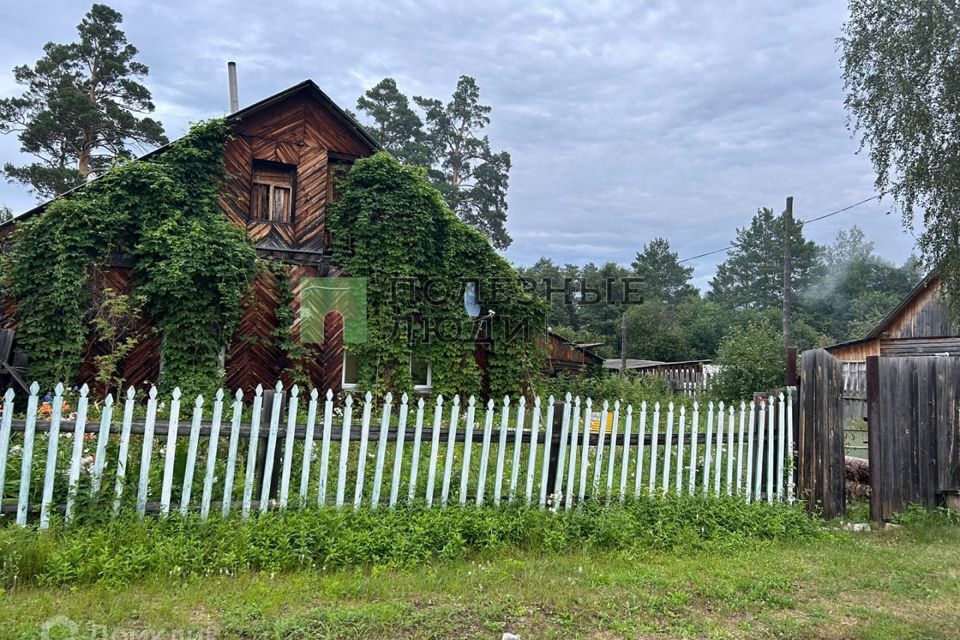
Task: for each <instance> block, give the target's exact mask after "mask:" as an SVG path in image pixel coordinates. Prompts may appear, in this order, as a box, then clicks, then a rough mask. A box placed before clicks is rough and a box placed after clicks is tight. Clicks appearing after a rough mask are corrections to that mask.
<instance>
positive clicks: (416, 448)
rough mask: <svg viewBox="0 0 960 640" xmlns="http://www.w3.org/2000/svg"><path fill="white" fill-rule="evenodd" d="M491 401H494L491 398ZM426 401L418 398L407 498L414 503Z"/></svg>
mask: <svg viewBox="0 0 960 640" xmlns="http://www.w3.org/2000/svg"><path fill="white" fill-rule="evenodd" d="M491 402H493V401H492V400H491ZM425 404H426V402H425V401H424V399H423V398H419V399H418V400H417V419H416V425H415V426H414V431H413V456H412V458H411V460H410V486H409V487H408V492H407V499H408V500H409V501H410V502H411V503H412V502H413V501H414V499H415V498H416V493H417V467H419V465H420V439H421V436H422V435H423V408H424V406H425Z"/></svg>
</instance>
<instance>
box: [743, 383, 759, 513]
mask: <svg viewBox="0 0 960 640" xmlns="http://www.w3.org/2000/svg"><path fill="white" fill-rule="evenodd" d="M756 419H757V403H756V402H754V401H752V400H751V401H750V418H749V420H748V422H747V470H746V476H744V493H745V495H746V498H747V502H753V431H754V429H755V425H756Z"/></svg>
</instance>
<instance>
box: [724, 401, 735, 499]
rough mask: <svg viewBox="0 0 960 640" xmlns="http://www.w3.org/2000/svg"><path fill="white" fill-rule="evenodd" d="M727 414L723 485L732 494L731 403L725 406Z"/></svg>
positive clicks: (732, 410)
mask: <svg viewBox="0 0 960 640" xmlns="http://www.w3.org/2000/svg"><path fill="white" fill-rule="evenodd" d="M727 414H728V415H729V417H730V419H729V421H728V423H727V484H726V486H725V488H726V490H727V495H728V496H731V495H733V421H734V409H733V405H732V404H731V405H730V406H728V407H727Z"/></svg>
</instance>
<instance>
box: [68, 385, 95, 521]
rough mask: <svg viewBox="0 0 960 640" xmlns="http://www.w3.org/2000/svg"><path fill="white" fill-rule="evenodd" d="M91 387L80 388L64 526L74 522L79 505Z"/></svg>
mask: <svg viewBox="0 0 960 640" xmlns="http://www.w3.org/2000/svg"><path fill="white" fill-rule="evenodd" d="M89 394H90V387H88V386H87V385H83V386H82V387H80V399H79V400H78V401H77V421H76V426H75V427H74V429H73V453H72V455H71V456H70V475H69V476H68V479H67V510H66V513H65V514H64V516H63V521H64V524H66V525H69V524H71V523H72V522H73V514H74V509H75V508H76V503H77V491H78V490H79V486H80V464H81V461H80V458H81V456H83V436H84V434H85V433H86V430H87V404H88V402H89V399H88V397H87V396H88V395H89Z"/></svg>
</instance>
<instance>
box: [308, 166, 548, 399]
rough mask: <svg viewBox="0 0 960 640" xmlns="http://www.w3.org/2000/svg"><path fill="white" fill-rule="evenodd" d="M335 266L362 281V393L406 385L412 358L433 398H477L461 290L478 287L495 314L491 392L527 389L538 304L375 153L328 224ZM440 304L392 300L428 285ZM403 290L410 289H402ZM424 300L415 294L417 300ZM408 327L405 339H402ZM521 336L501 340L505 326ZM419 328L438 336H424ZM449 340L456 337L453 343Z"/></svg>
mask: <svg viewBox="0 0 960 640" xmlns="http://www.w3.org/2000/svg"><path fill="white" fill-rule="evenodd" d="M327 223H328V227H329V228H330V230H331V231H332V234H333V258H334V261H335V262H336V263H337V264H338V265H339V266H340V267H341V268H342V269H343V271H344V273H345V275H348V276H352V277H363V278H366V279H367V325H368V339H367V342H365V343H363V344H358V345H347V348H348V349H349V350H350V351H351V352H353V353H356V354H357V356H358V362H359V376H360V381H359V382H360V386H361V387H364V388H368V389H374V390H377V391H378V392H380V393H384V392H386V391H388V390H390V391H405V390H409V389H411V388H412V386H413V381H412V379H411V376H410V358H411V356H413V357H417V358H419V359H422V360H425V361H427V362H429V363H430V364H431V366H432V371H433V373H432V377H433V379H432V382H433V389H434V391H435V392H438V393H443V394H452V393H478V392H479V391H480V390H481V387H482V384H481V383H482V372H481V371H480V368H479V366H478V365H477V362H476V359H475V357H474V350H475V344H474V341H473V336H474V335H476V333H477V331H478V328H477V327H476V323H475V322H474V321H473V319H471V318H470V317H469V316H468V315H467V313H466V312H465V310H464V307H463V289H462V288H461V287H462V286H463V284H464V283H465V282H466V281H468V280H473V281H476V282H478V284H479V288H480V290H479V294H480V300H481V303H482V305H483V312H484V313H487V312H488V310H492V311H493V312H494V313H495V315H494V317H493V319H492V321H491V326H492V327H493V328H494V331H493V335H492V336H491V337H492V338H493V340H492V342H491V344H490V349H489V372H490V373H489V375H490V378H489V385H490V393H491V394H492V395H494V396H499V395H502V394H505V393H510V394H512V395H515V394H517V393H525V392H530V391H532V390H534V388H535V387H536V385H537V383H538V381H539V378H540V371H541V369H542V364H543V359H544V353H543V350H542V347H541V346H539V345H538V344H537V341H536V340H535V336H536V335H541V336H542V335H543V332H544V322H545V305H544V304H543V303H542V301H540V300H538V299H535V298H534V297H533V296H532V295H531V294H529V293H527V292H525V291H524V289H523V287H522V284H521V282H520V279H519V277H518V276H517V273H516V272H515V271H514V270H513V268H512V267H511V266H510V264H509V263H508V262H507V261H506V260H504V259H503V258H502V257H500V256H499V255H498V254H497V253H496V251H495V250H494V249H493V248H492V247H491V246H490V244H489V242H487V240H486V238H485V237H484V236H483V235H482V234H480V233H479V232H478V231H476V230H474V229H473V228H471V227H469V226H468V225H466V224H464V223H463V222H461V221H460V220H458V219H457V217H456V216H455V215H454V214H453V213H452V212H451V211H450V209H449V208H448V207H447V206H446V204H445V203H444V201H443V197H442V196H441V195H440V193H439V192H438V191H437V190H436V189H434V188H433V187H432V186H431V185H430V184H429V182H428V181H427V180H426V178H425V177H424V174H423V171H422V170H421V169H418V168H415V167H409V166H402V165H401V164H400V163H399V162H397V160H396V159H394V158H393V156H391V155H389V154H387V153H384V152H381V153H378V154H376V155H374V156H372V157H370V158H364V159H361V160H359V161H357V163H356V164H355V165H354V167H353V169H352V170H351V171H350V173H349V175H348V176H347V177H346V178H345V179H344V181H343V185H342V197H341V199H340V201H339V202H338V203H337V204H336V205H334V206H333V207H331V210H330V212H329V214H328V218H327ZM428 282H431V283H434V286H440V287H442V285H443V284H444V283H445V284H446V285H447V286H448V287H449V289H448V290H447V294H446V295H444V294H443V293H441V292H440V290H439V289H435V290H434V291H433V294H434V295H433V296H432V299H433V302H428V301H427V296H426V295H395V294H396V292H398V291H400V292H401V293H403V292H407V291H409V290H410V289H409V286H414V287H416V286H421V287H424V286H426V283H428ZM399 283H409V284H399ZM424 293H425V292H423V291H421V294H424ZM410 318H414V319H415V320H416V322H415V327H416V328H415V330H414V331H413V332H412V340H411V339H410V337H411V336H410V335H408V333H407V332H406V331H405V330H401V331H397V330H396V329H397V327H401V328H402V327H406V326H407V322H408V320H409V319H410ZM524 325H525V326H526V327H527V328H528V333H527V334H526V335H525V336H520V335H517V336H513V337H512V339H508V337H509V336H508V334H509V333H510V327H517V326H524ZM423 326H429V327H431V328H434V329H440V333H442V334H443V335H438V332H437V331H436V330H434V331H431V332H424V331H423V330H422V327H423ZM453 336H456V337H453Z"/></svg>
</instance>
